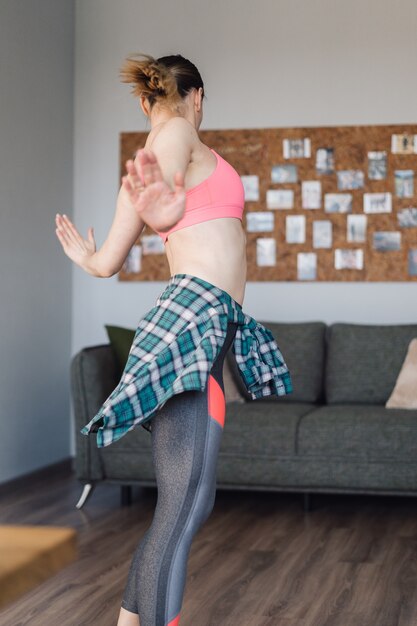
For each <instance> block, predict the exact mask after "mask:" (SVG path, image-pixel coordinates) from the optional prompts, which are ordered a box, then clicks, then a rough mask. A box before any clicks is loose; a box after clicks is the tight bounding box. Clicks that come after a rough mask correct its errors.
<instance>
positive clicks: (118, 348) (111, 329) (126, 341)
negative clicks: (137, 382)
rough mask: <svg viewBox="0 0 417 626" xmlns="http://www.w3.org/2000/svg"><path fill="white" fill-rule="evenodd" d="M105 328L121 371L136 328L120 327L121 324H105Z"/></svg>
mask: <svg viewBox="0 0 417 626" xmlns="http://www.w3.org/2000/svg"><path fill="white" fill-rule="evenodd" d="M105 328H106V331H107V336H108V338H109V341H110V344H111V347H112V348H113V350H114V353H115V355H116V359H117V363H118V365H119V367H120V371H123V370H124V367H125V365H126V362H127V358H128V356H129V351H130V348H131V346H132V342H133V339H134V337H135V333H136V330H131V329H130V328H122V327H121V326H105Z"/></svg>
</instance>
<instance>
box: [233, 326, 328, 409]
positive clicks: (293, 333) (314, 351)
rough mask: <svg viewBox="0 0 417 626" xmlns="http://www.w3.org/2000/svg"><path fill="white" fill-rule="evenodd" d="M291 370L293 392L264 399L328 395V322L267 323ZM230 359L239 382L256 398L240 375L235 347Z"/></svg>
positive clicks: (310, 399)
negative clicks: (326, 385) (234, 353)
mask: <svg viewBox="0 0 417 626" xmlns="http://www.w3.org/2000/svg"><path fill="white" fill-rule="evenodd" d="M258 321H259V323H260V324H263V326H265V328H268V329H269V330H270V331H271V333H272V335H273V337H274V339H275V341H276V343H277V346H278V348H279V349H280V350H281V352H282V355H283V357H284V360H285V362H286V364H287V365H288V369H289V370H290V374H291V380H292V383H293V392H292V393H290V394H288V395H285V396H267V397H265V398H262V401H268V400H269V401H273V402H276V401H279V402H320V401H321V400H322V398H323V394H324V389H323V387H324V363H325V338H326V328H327V326H326V324H325V323H324V322H294V323H291V322H264V321H261V320H258ZM227 360H228V364H229V367H230V370H231V371H232V375H233V377H234V380H235V382H236V385H237V387H238V389H239V391H240V393H241V394H242V395H243V397H244V398H245V399H246V400H252V398H251V396H250V394H249V393H248V392H247V390H246V387H245V385H244V382H243V379H242V378H241V376H240V373H239V369H238V367H237V364H236V361H235V357H234V355H233V353H232V350H229V351H228V353H227Z"/></svg>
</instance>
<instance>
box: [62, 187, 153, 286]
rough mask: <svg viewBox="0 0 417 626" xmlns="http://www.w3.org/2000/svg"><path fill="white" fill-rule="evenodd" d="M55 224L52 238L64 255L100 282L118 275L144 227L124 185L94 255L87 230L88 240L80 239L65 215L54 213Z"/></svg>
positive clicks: (93, 246)
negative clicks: (110, 221) (114, 210)
mask: <svg viewBox="0 0 417 626" xmlns="http://www.w3.org/2000/svg"><path fill="white" fill-rule="evenodd" d="M55 222H56V235H57V237H58V239H59V241H60V243H61V245H62V247H63V249H64V252H65V254H66V255H67V256H68V257H69V258H70V259H71V260H72V261H73V262H74V263H76V264H77V265H79V266H80V267H81V268H82V269H83V270H84V271H86V272H87V273H88V274H92V275H93V276H98V277H100V278H108V277H110V276H113V275H114V274H116V273H117V272H118V271H120V269H121V268H122V265H123V263H124V262H125V260H126V257H127V255H128V254H129V251H130V249H131V247H132V246H133V244H134V243H135V241H136V240H137V238H138V237H139V235H140V234H141V232H142V230H143V228H144V226H145V222H144V221H143V220H142V218H141V216H140V215H139V213H138V212H137V211H136V209H135V207H134V205H133V204H132V201H131V199H130V195H129V193H128V191H127V190H126V188H125V185H124V184H123V185H122V186H121V187H120V190H119V195H118V198H117V205H116V212H115V216H114V219H113V223H112V225H111V228H110V230H109V233H108V235H107V237H106V240H105V241H104V243H103V245H102V246H101V248H100V249H99V250H98V251H97V250H96V243H95V240H94V235H93V229H92V228H91V227H90V228H89V229H88V239H84V238H83V237H82V236H81V235H80V233H79V232H78V230H77V229H76V227H75V226H74V224H73V223H72V222H71V220H70V219H69V218H68V217H67V216H66V215H60V214H59V213H57V215H56V217H55Z"/></svg>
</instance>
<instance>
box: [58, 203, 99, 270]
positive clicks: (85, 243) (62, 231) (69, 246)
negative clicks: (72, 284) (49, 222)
mask: <svg viewBox="0 0 417 626" xmlns="http://www.w3.org/2000/svg"><path fill="white" fill-rule="evenodd" d="M55 223H56V230H55V232H56V235H57V237H58V239H59V241H60V242H61V245H62V247H63V249H64V252H65V254H66V255H67V256H68V257H69V258H70V259H71V261H74V263H76V264H77V265H79V266H80V267H82V268H83V269H84V268H85V267H87V265H88V261H89V259H90V258H91V257H92V255H93V254H94V253H95V251H96V242H95V241H94V235H93V229H92V228H89V229H88V239H83V237H81V235H80V233H79V232H78V230H77V229H76V228H75V226H74V224H73V223H72V222H71V220H70V219H69V217H67V216H66V215H65V214H64V215H60V214H59V213H57V214H56V216H55Z"/></svg>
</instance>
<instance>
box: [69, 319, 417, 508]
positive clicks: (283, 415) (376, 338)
mask: <svg viewBox="0 0 417 626" xmlns="http://www.w3.org/2000/svg"><path fill="white" fill-rule="evenodd" d="M259 321H261V320H259ZM261 323H262V324H264V325H265V326H266V327H267V328H269V329H270V330H271V332H272V334H273V335H274V337H275V339H276V341H277V344H278V345H279V347H280V349H281V351H282V353H283V354H284V357H285V360H286V362H287V364H288V367H289V369H290V372H291V375H292V380H293V386H294V392H293V393H292V394H290V395H288V396H279V397H278V396H270V397H267V398H262V399H257V400H251V399H250V397H248V395H247V393H246V389H245V387H244V385H243V381H242V379H241V378H240V375H239V371H238V369H237V366H236V363H235V361H234V357H233V354H232V351H231V350H229V352H228V354H227V358H226V361H225V367H228V368H230V369H229V372H230V374H231V376H232V379H234V381H235V383H236V386H237V387H238V388H239V391H240V392H241V394H242V396H243V397H244V399H245V401H244V402H237V401H233V402H228V403H227V410H226V422H225V428H224V432H223V438H222V443H221V447H220V454H219V461H218V468H217V486H218V488H219V489H222V488H225V489H226V488H230V489H254V490H274V491H291V492H301V493H302V494H304V508H305V509H309V508H311V500H310V495H311V494H313V493H315V492H316V493H318V492H333V493H370V494H395V495H417V410H409V409H387V408H385V402H386V401H387V399H388V397H389V396H390V394H391V392H392V390H393V388H394V385H395V381H396V378H397V376H398V373H399V371H400V369H401V365H402V363H403V361H404V358H405V355H406V352H407V348H408V344H409V342H410V341H411V339H412V338H414V337H417V324H415V325H405V324H404V325H379V326H378V325H362V324H349V323H334V324H331V325H326V324H325V323H323V322H305V323H275V322H267V321H262V322H261ZM120 375H121V372H120V371H119V369H118V366H117V364H116V359H115V355H114V354H113V350H112V348H111V346H110V344H105V345H100V346H92V347H88V348H85V349H83V350H81V351H80V352H78V354H76V355H75V356H74V357H73V359H72V363H71V386H72V398H73V406H74V413H75V428H76V457H75V461H74V467H75V472H76V476H77V478H78V479H79V480H80V481H81V483H83V484H84V490H83V492H82V495H81V497H80V500H79V502H78V503H77V507H78V508H80V507H81V506H83V504H84V502H85V501H86V499H87V497H88V495H89V493H91V490H92V489H93V487H94V486H95V485H96V484H97V483H99V482H102V481H108V482H112V483H117V484H119V485H120V486H121V488H122V489H121V494H122V502H123V503H129V502H130V499H131V486H132V485H135V484H136V485H148V486H154V485H156V483H155V477H154V471H153V467H152V457H151V434H150V433H149V432H148V431H146V430H145V429H144V428H142V427H141V426H139V427H137V428H135V429H133V430H132V431H131V432H129V433H128V434H127V435H126V436H124V437H122V438H121V439H120V440H119V441H117V442H115V443H114V444H112V445H111V446H108V447H105V448H100V449H98V448H97V446H96V442H95V435H90V436H89V437H86V436H84V435H81V433H80V432H79V429H80V428H81V427H82V426H83V425H84V424H86V423H87V422H88V421H89V420H90V419H91V417H92V416H93V415H94V414H95V413H96V412H97V411H98V409H99V408H100V406H101V404H102V403H103V401H104V400H105V399H106V398H107V396H108V395H109V394H110V392H111V391H112V390H113V389H114V387H115V386H116V385H117V383H118V381H119V378H120Z"/></svg>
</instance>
